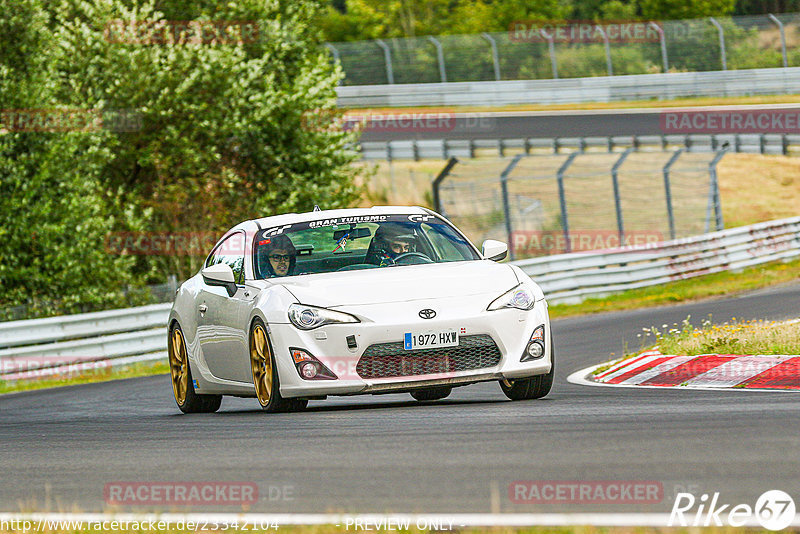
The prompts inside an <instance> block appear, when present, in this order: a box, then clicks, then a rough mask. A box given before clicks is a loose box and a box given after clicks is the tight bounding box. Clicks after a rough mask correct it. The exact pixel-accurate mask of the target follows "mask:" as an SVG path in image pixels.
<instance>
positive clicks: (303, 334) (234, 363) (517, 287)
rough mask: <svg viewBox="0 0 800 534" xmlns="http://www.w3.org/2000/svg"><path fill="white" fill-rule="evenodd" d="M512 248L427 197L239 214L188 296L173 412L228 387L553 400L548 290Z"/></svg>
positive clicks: (182, 307) (301, 403)
mask: <svg viewBox="0 0 800 534" xmlns="http://www.w3.org/2000/svg"><path fill="white" fill-rule="evenodd" d="M507 250H508V247H507V246H506V244H505V243H501V242H499V241H491V240H489V241H486V242H485V243H483V247H482V251H480V252H479V251H478V250H477V249H476V248H475V247H474V246H473V245H472V244H471V243H470V242H469V240H468V239H467V238H466V237H465V236H464V234H462V233H461V232H460V231H459V230H458V229H457V228H455V227H454V226H453V225H452V224H451V223H450V222H449V221H447V220H446V219H444V218H443V217H441V216H440V215H438V214H436V213H434V212H432V211H430V210H427V209H424V208H418V207H411V208H410V207H375V208H370V209H343V210H330V211H313V212H310V213H302V214H295V213H291V214H287V215H278V216H275V217H267V218H263V219H256V220H251V221H246V222H243V223H241V224H239V225H237V226H235V227H234V228H232V229H231V230H230V231H228V232H227V233H226V234H225V235H224V236H223V237H222V239H220V241H219V242H218V243H217V244H216V246H215V247H214V249H213V250H212V251H211V254H209V256H208V258H207V260H206V262H205V266H204V268H203V269H202V270H201V271H200V272H199V273H198V274H197V275H196V276H194V277H192V278H191V279H189V280H187V281H186V282H185V283H184V284H183V285H182V286H181V287H180V289H179V290H178V293H177V297H176V298H175V303H174V305H173V306H172V311H171V312H170V316H169V323H168V324H169V360H170V367H171V373H172V388H173V393H174V395H175V400H176V401H177V403H178V407H179V408H180V409H181V410H182V411H183V412H186V413H190V412H213V411H216V410H217V409H218V408H219V406H220V402H221V400H222V395H234V396H238V397H255V398H257V399H258V402H259V403H260V404H261V407H262V408H263V409H264V410H266V411H270V412H275V411H289V410H300V409H303V408H305V406H306V405H307V404H308V400H309V399H324V398H325V397H326V396H327V395H359V394H380V393H399V392H408V393H411V395H412V396H413V397H414V398H415V399H417V400H419V401H425V400H436V399H442V398H444V397H447V396H448V395H449V394H450V392H451V390H452V388H453V387H454V386H463V385H466V384H472V383H475V382H481V381H487V380H497V381H499V382H500V386H501V387H502V390H503V392H504V393H505V394H506V396H508V397H509V398H510V399H514V400H519V399H534V398H539V397H543V396H545V395H547V393H548V392H549V391H550V388H551V386H552V383H553V368H554V363H553V362H554V352H553V339H552V335H551V332H550V320H549V317H548V312H547V303H546V302H545V299H544V294H543V293H542V290H541V289H540V288H539V286H537V285H536V284H535V283H534V282H533V281H531V279H530V278H529V277H528V276H527V275H526V274H525V273H523V272H522V270H520V269H519V268H518V267H516V266H514V265H509V264H500V263H496V262H498V261H500V260H502V259H504V258H505V256H506V253H507Z"/></svg>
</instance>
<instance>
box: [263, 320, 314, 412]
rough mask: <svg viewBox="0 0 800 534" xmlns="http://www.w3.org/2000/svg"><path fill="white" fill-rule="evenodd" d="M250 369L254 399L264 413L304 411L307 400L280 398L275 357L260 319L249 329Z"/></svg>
mask: <svg viewBox="0 0 800 534" xmlns="http://www.w3.org/2000/svg"><path fill="white" fill-rule="evenodd" d="M250 369H251V370H252V372H253V386H254V387H255V389H256V398H257V399H258V403H259V404H260V405H261V409H262V410H264V411H265V412H272V413H275V412H294V411H299V410H303V409H305V407H306V406H307V405H308V399H284V398H283V397H281V392H280V382H279V379H278V369H277V367H276V366H275V355H274V354H273V352H272V344H271V343H270V341H269V337H268V336H267V329H266V327H265V326H264V323H263V322H262V321H261V319H256V320H255V321H254V322H253V326H252V328H251V329H250Z"/></svg>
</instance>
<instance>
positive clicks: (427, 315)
mask: <svg viewBox="0 0 800 534" xmlns="http://www.w3.org/2000/svg"><path fill="white" fill-rule="evenodd" d="M419 316H420V317H422V318H423V319H433V318H434V317H436V312H435V311H433V310H432V309H430V308H425V309H424V310H420V312H419Z"/></svg>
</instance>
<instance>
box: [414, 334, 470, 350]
mask: <svg viewBox="0 0 800 534" xmlns="http://www.w3.org/2000/svg"><path fill="white" fill-rule="evenodd" d="M457 346H458V330H440V331H436V332H420V333H417V332H406V334H405V339H404V342H403V348H404V349H406V350H419V349H436V348H439V347H457Z"/></svg>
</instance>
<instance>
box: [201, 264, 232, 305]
mask: <svg viewBox="0 0 800 534" xmlns="http://www.w3.org/2000/svg"><path fill="white" fill-rule="evenodd" d="M200 272H201V274H202V275H203V281H204V282H205V283H206V284H208V285H210V286H222V287H224V288H225V289H226V290H227V291H228V296H229V297H232V296H234V295H235V294H236V281H235V279H234V277H233V269H231V266H230V265H228V264H227V263H218V264H216V265H212V266H211V267H206V268H205V269H203V270H202V271H200Z"/></svg>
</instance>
